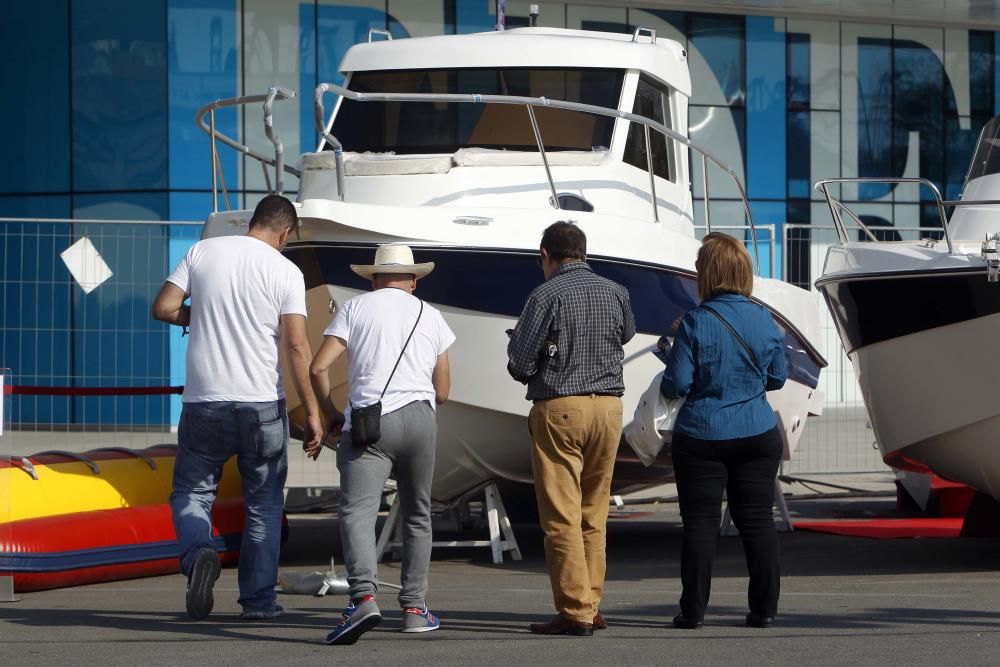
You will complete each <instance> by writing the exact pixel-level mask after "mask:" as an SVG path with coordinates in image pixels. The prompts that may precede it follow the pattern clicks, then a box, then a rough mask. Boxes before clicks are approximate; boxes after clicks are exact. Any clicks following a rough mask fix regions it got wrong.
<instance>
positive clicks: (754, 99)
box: [746, 16, 787, 199]
mask: <svg viewBox="0 0 1000 667" xmlns="http://www.w3.org/2000/svg"><path fill="white" fill-rule="evenodd" d="M746 35H747V38H746V44H747V54H746V68H747V73H746V76H747V111H746V118H747V130H746V133H747V144H746V146H747V153H746V155H747V161H746V164H747V170H746V173H747V194H748V195H749V196H750V197H752V198H756V199H784V197H785V193H786V190H787V175H786V173H785V160H781V159H775V158H776V157H778V156H783V155H785V152H786V149H785V145H786V132H787V118H786V114H787V103H786V95H785V79H786V74H785V33H784V19H775V18H771V17H766V16H749V17H747V18H746Z"/></svg>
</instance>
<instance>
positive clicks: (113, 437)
mask: <svg viewBox="0 0 1000 667" xmlns="http://www.w3.org/2000/svg"><path fill="white" fill-rule="evenodd" d="M201 224H202V223H195V222H169V223H167V222H150V221H96V220H29V219H2V218H0V262H2V264H0V289H2V292H0V296H2V301H0V366H9V367H10V368H11V369H12V374H11V377H9V378H8V382H9V383H10V384H12V385H13V386H14V387H15V393H14V394H13V395H12V396H11V397H10V399H11V400H10V410H9V413H8V415H7V416H8V420H9V422H10V423H11V426H12V428H13V429H14V430H16V431H17V436H18V437H17V438H16V439H15V448H16V449H17V450H18V451H17V452H16V453H17V454H19V455H25V454H30V453H33V452H36V451H41V450H45V449H64V450H69V451H84V450H86V449H91V448H96V447H102V446H126V447H135V448H142V447H147V446H152V445H155V444H161V443H165V442H166V443H170V442H176V435H175V434H174V433H173V430H174V427H173V426H172V425H174V424H176V423H177V420H178V417H179V415H180V397H179V396H178V395H177V394H176V393H173V392H176V391H177V388H178V387H180V386H181V385H183V381H184V380H183V378H184V352H185V340H184V339H182V337H181V332H180V329H178V328H177V327H168V326H166V325H164V324H162V323H159V322H155V321H153V320H152V319H151V318H150V315H149V309H150V304H151V303H152V300H153V298H154V297H155V295H156V293H157V291H158V290H159V289H160V287H161V286H162V284H163V281H164V278H165V277H166V276H167V274H168V273H169V272H170V270H171V269H172V268H173V267H174V266H175V265H176V264H177V263H178V262H179V261H180V259H181V258H182V257H183V256H184V254H185V253H186V252H187V250H188V248H189V247H190V246H191V245H192V244H193V243H194V242H195V241H196V240H197V239H198V238H199V236H200V233H201ZM713 229H715V230H719V231H724V232H726V233H730V234H733V235H734V236H737V237H738V238H741V239H743V240H744V241H745V242H746V243H747V246H748V248H749V247H750V245H751V242H750V239H749V237H748V236H747V232H746V229H745V228H744V227H742V226H739V227H737V226H733V227H722V226H713ZM776 231H777V230H776V227H775V225H761V226H758V228H757V232H758V239H757V241H758V249H759V252H760V265H761V274H762V275H763V276H765V277H783V278H784V279H786V280H788V281H789V282H793V283H795V284H798V285H799V286H800V287H803V288H804V289H811V285H812V283H813V282H814V281H815V279H816V278H817V277H818V274H819V272H820V270H821V268H822V262H823V258H824V256H825V253H826V249H827V248H828V247H829V246H830V245H833V244H835V243H837V238H836V234H835V232H834V229H833V227H832V226H831V227H820V226H812V225H795V224H786V225H783V226H782V227H781V238H780V239H779V238H776V237H775V234H776ZM935 231H936V232H937V234H938V235H940V230H939V229H938V230H933V229H931V230H928V229H916V228H913V229H900V228H893V230H892V233H893V234H897V235H899V238H915V237H916V236H917V235H933V234H934V233H935ZM696 233H697V234H698V235H699V236H700V235H702V234H703V233H704V228H699V229H698V230H696ZM817 309H818V311H819V312H820V316H821V318H822V319H821V322H822V332H823V339H824V340H823V341H822V342H823V343H824V344H825V352H826V356H827V359H828V361H829V362H830V366H829V367H828V368H827V369H826V370H825V371H824V372H823V374H822V375H821V380H820V387H819V388H820V390H821V391H823V392H824V394H825V399H826V407H825V410H824V414H823V415H822V416H821V417H816V418H812V419H810V420H808V422H807V424H806V428H805V431H804V433H803V436H802V440H801V442H800V444H799V448H798V451H797V452H796V455H795V457H794V458H793V459H792V461H790V462H789V463H788V464H786V471H787V472H791V473H817V472H868V471H878V470H885V466H884V464H882V462H881V458H880V456H879V454H878V451H877V449H875V448H874V447H873V440H874V437H873V433H872V431H871V429H870V428H868V426H867V418H866V414H865V410H864V405H863V403H862V400H861V394H860V390H859V389H858V386H857V381H856V378H855V375H854V370H853V368H852V367H851V364H850V362H849V360H848V359H847V357H846V356H845V355H844V354H843V351H842V347H841V345H840V341H839V338H838V337H837V333H836V329H835V328H834V326H833V323H832V321H831V320H830V318H829V315H828V313H827V310H826V307H825V306H824V305H823V304H822V303H821V301H820V299H819V296H818V294H817ZM290 458H291V460H290V471H289V472H290V475H289V483H290V485H292V486H325V485H328V484H329V483H330V480H331V479H332V478H333V477H334V476H335V475H336V469H335V466H334V462H333V457H332V456H326V457H323V458H321V460H320V461H319V462H318V464H314V463H313V462H311V461H310V462H306V460H305V459H304V458H302V457H300V456H299V455H297V454H296V455H293V456H292V457H290Z"/></svg>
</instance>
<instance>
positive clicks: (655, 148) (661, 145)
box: [623, 74, 675, 181]
mask: <svg viewBox="0 0 1000 667" xmlns="http://www.w3.org/2000/svg"><path fill="white" fill-rule="evenodd" d="M669 101H670V97H669V93H668V92H667V87H666V86H665V85H664V84H662V83H659V82H657V81H654V80H653V79H652V78H651V77H648V76H646V75H645V74H641V75H640V76H639V85H638V86H637V88H636V91H635V103H634V104H633V105H632V113H634V114H638V115H640V116H645V117H646V118H649V119H650V120H655V121H656V122H658V123H662V124H663V125H665V126H667V127H670V126H671V125H670V104H669ZM649 149H650V152H651V153H652V156H653V173H654V174H655V175H657V176H659V177H660V178H664V179H666V180H668V181H672V180H674V171H675V170H674V169H673V168H672V167H673V149H674V145H673V140H669V141H668V140H667V138H666V137H665V136H663V134H661V133H660V132H658V131H656V130H654V129H652V128H650V130H649ZM623 159H624V161H625V163H626V164H630V165H632V166H633V167H638V168H639V169H642V170H643V171H647V170H648V168H649V167H648V163H647V161H646V138H645V133H644V132H643V126H642V125H640V124H638V123H629V128H628V140H627V141H626V142H625V155H624V157H623Z"/></svg>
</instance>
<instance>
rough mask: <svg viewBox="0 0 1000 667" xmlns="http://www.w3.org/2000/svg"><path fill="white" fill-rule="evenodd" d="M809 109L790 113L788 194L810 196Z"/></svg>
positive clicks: (791, 195)
mask: <svg viewBox="0 0 1000 667" xmlns="http://www.w3.org/2000/svg"><path fill="white" fill-rule="evenodd" d="M810 120H811V118H810V114H809V112H808V111H790V112H789V113H788V147H789V148H788V196H789V197H801V198H804V199H808V198H809V196H810V195H809V191H810V189H811V188H812V184H811V183H810V181H811V180H812V169H811V167H812V165H811V162H810V160H811V157H812V156H811V154H810V153H811V152H810V150H809V144H810V136H811V123H810Z"/></svg>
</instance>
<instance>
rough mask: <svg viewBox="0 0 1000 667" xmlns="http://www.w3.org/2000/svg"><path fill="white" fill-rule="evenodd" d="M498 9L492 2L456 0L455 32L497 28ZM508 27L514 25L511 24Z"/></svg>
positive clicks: (484, 30)
mask: <svg viewBox="0 0 1000 667" xmlns="http://www.w3.org/2000/svg"><path fill="white" fill-rule="evenodd" d="M496 25H497V16H496V10H495V9H494V4H493V3H492V2H482V1H481V0H455V32H457V33H459V34H464V33H468V32H486V31H489V30H495V29H496ZM508 27H513V26H511V25H509V23H508Z"/></svg>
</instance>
